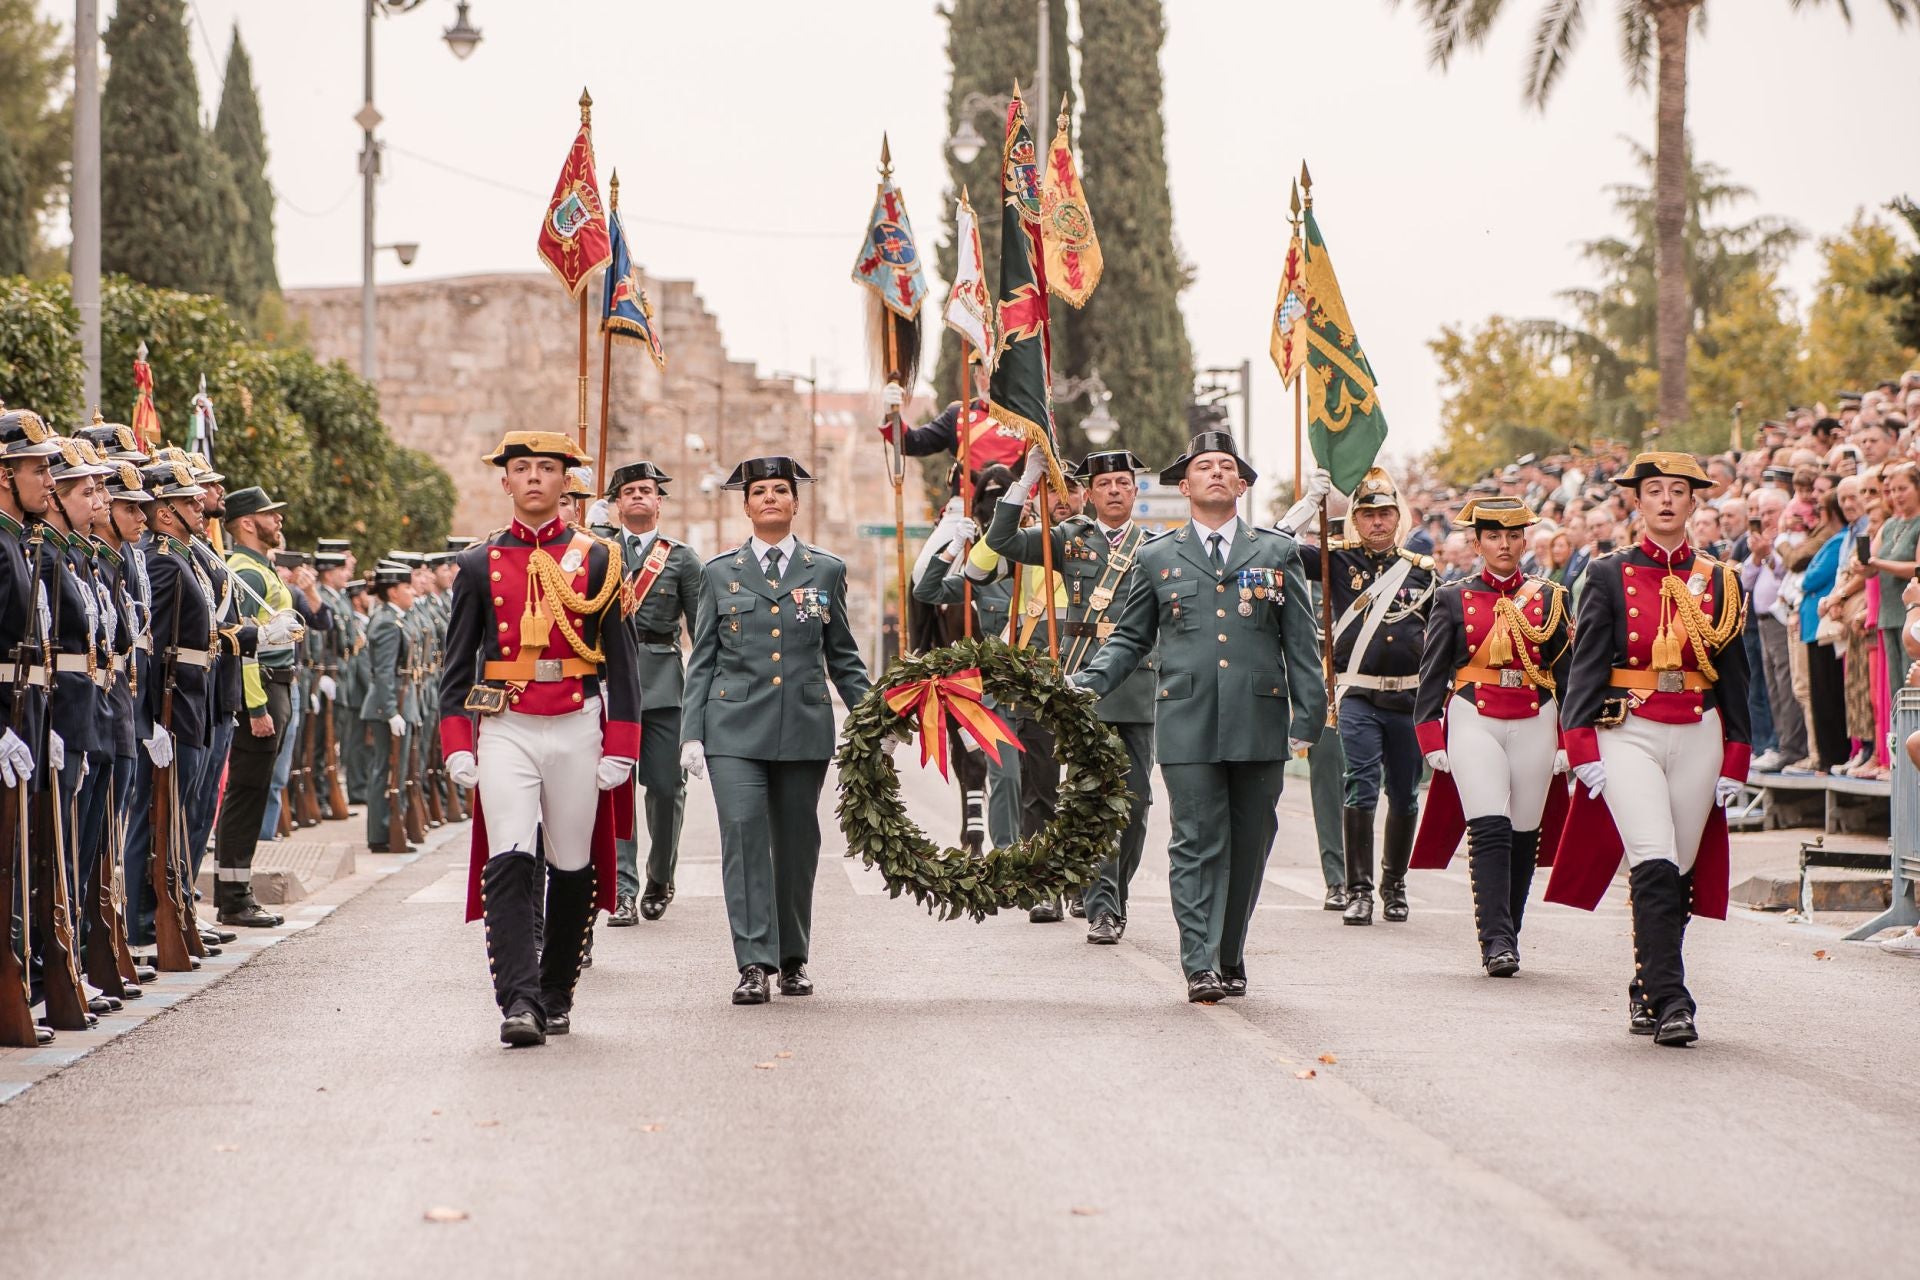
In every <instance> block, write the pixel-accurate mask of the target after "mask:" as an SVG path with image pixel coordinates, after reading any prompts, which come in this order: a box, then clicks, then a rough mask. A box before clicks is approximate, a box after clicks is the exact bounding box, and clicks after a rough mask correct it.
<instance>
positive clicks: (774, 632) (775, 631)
mask: <svg viewBox="0 0 1920 1280" xmlns="http://www.w3.org/2000/svg"><path fill="white" fill-rule="evenodd" d="M769 634H770V635H772V636H773V638H774V639H775V640H778V639H779V638H780V628H778V627H775V628H774V629H773V630H772V631H771V632H770V633H769Z"/></svg>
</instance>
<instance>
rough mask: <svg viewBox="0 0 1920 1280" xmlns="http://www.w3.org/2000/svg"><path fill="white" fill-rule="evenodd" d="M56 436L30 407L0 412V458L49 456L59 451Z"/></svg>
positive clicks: (9, 459)
mask: <svg viewBox="0 0 1920 1280" xmlns="http://www.w3.org/2000/svg"><path fill="white" fill-rule="evenodd" d="M56 438H57V437H55V435H54V434H53V432H51V431H49V430H48V429H47V424H46V422H45V421H43V420H42V419H41V417H40V415H39V414H37V413H35V412H34V411H33V410H31V409H7V410H5V411H4V412H0V459H5V460H8V461H11V460H14V459H17V458H51V457H53V456H54V455H55V454H57V453H59V452H60V446H59V445H58V444H56V443H54V441H55V440H56Z"/></svg>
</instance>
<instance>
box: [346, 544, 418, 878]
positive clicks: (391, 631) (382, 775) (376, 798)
mask: <svg viewBox="0 0 1920 1280" xmlns="http://www.w3.org/2000/svg"><path fill="white" fill-rule="evenodd" d="M368 590H369V591H370V592H372V594H373V596H374V597H375V598H376V600H377V601H378V603H376V604H375V605H374V606H373V608H372V610H371V612H370V613H369V614H368V617H367V691H366V694H365V695H364V696H363V697H362V698H361V700H360V721H361V724H362V726H363V731H364V732H366V733H368V734H370V735H371V743H372V746H371V749H370V750H369V751H368V753H367V769H366V781H365V784H364V785H365V786H366V789H367V792H366V794H367V848H369V849H371V850H372V851H373V852H375V853H410V852H412V846H410V845H409V846H407V847H406V848H401V849H396V848H394V847H393V846H392V845H391V844H390V843H389V842H388V840H387V830H388V824H387V818H388V813H389V811H390V807H391V805H393V804H396V803H398V804H405V803H406V795H405V793H404V792H402V793H401V794H399V795H389V794H388V791H387V774H388V770H389V768H390V767H391V761H392V759H393V752H394V750H395V748H396V747H398V749H399V750H400V751H401V752H402V756H401V759H402V760H405V758H406V756H405V752H406V750H407V747H408V744H409V741H410V737H411V734H412V727H413V726H414V725H417V724H418V723H419V722H420V717H419V710H418V707H417V705H415V706H414V707H413V711H414V714H413V715H411V716H409V715H408V714H407V711H408V709H409V704H410V703H412V702H413V696H412V695H413V687H412V680H411V678H410V674H409V673H410V672H411V671H412V669H413V665H414V661H415V659H414V656H413V631H412V629H411V628H410V627H408V626H407V623H406V618H407V613H408V611H409V610H411V609H412V608H413V571H412V570H411V569H409V568H408V567H407V566H406V565H403V564H393V563H385V562H383V563H381V564H379V565H377V566H375V568H374V573H373V584H372V586H370V587H369V588H368ZM402 781H403V784H404V774H403V775H402Z"/></svg>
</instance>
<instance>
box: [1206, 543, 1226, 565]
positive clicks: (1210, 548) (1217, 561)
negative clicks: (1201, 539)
mask: <svg viewBox="0 0 1920 1280" xmlns="http://www.w3.org/2000/svg"><path fill="white" fill-rule="evenodd" d="M1207 558H1208V559H1210V560H1212V561H1213V571H1214V572H1215V573H1224V572H1226V568H1227V558H1226V557H1225V556H1223V555H1221V554H1220V535H1219V534H1217V533H1210V534H1208V535H1207Z"/></svg>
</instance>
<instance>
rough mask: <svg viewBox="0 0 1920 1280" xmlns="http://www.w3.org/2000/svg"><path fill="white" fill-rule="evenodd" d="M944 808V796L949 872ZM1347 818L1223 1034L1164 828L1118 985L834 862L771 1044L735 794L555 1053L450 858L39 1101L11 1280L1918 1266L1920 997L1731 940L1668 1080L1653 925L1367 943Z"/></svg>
mask: <svg viewBox="0 0 1920 1280" xmlns="http://www.w3.org/2000/svg"><path fill="white" fill-rule="evenodd" d="M902 759H903V760H904V759H906V757H905V755H904V754H903V756H902ZM939 785H940V784H939V781H938V779H937V778H936V777H933V776H931V775H927V776H915V777H914V778H912V779H911V780H910V784H909V790H910V793H911V794H912V795H913V796H914V799H915V805H916V811H917V812H918V813H919V814H920V815H921V816H922V819H923V821H925V822H926V823H927V825H928V826H929V827H930V828H931V829H934V830H935V831H936V833H937V834H938V833H941V832H942V831H943V830H944V826H945V823H946V821H947V815H948V814H949V813H950V812H951V806H950V805H949V804H947V803H945V802H944V801H943V800H941V798H940V793H939V791H938V788H939ZM831 802H832V795H831V791H829V793H828V795H827V796H826V797H824V802H823V812H825V813H829V814H830V810H831ZM1305 806H1306V787H1305V785H1304V782H1303V781H1300V780H1290V781H1289V787H1288V793H1287V795H1286V796H1285V797H1284V798H1283V800H1282V817H1283V822H1282V827H1281V838H1280V845H1279V848H1278V850H1277V851H1276V854H1275V858H1274V862H1273V866H1272V869H1271V871H1270V874H1269V877H1268V882H1267V885H1266V889H1265V893H1264V896H1263V899H1262V902H1261V907H1260V912H1259V919H1258V920H1257V922H1256V924H1255V927H1254V932H1253V938H1252V945H1251V950H1250V954H1249V968H1250V973H1251V984H1252V990H1251V993H1250V995H1249V997H1248V998H1247V999H1246V1000H1244V1001H1239V1002H1233V1003H1229V1004H1223V1005H1221V1006H1218V1007H1212V1008H1207V1007H1197V1006H1189V1005H1188V1004H1186V1003H1185V1000H1184V987H1183V984H1182V982H1181V980H1180V975H1179V970H1178V965H1177V961H1176V949H1175V939H1174V929H1173V922H1172V918H1171V915H1170V913H1169V910H1168V906H1167V901H1166V865H1165V860H1164V857H1163V856H1162V855H1161V850H1163V849H1164V845H1165V838H1166V834H1165V832H1166V824H1165V806H1164V803H1161V804H1159V805H1156V809H1155V822H1154V824H1153V830H1152V834H1151V836H1150V839H1149V849H1148V858H1147V863H1146V865H1145V867H1143V869H1142V871H1141V873H1140V877H1139V880H1138V881H1137V882H1136V893H1135V896H1134V905H1133V909H1132V917H1133V919H1132V924H1131V926H1130V928H1129V931H1128V934H1127V938H1126V941H1125V942H1124V943H1123V944H1122V945H1121V946H1119V947H1116V948H1095V947H1089V946H1086V945H1084V943H1083V942H1082V941H1081V939H1082V936H1083V933H1084V929H1083V926H1082V925H1081V924H1080V923H1079V922H1077V921H1068V922H1066V923H1063V924H1058V925H1047V926H1039V925H1030V924H1028V923H1027V922H1026V921H1025V919H1024V917H1018V918H999V919H995V920H991V921H988V922H987V923H985V924H983V925H978V926H976V925H973V924H969V923H965V922H958V923H940V922H936V921H934V920H932V919H930V918H928V917H927V916H925V915H923V914H922V913H921V912H919V911H918V910H917V909H916V908H914V907H913V906H912V905H911V904H910V903H908V902H904V901H893V900H889V899H888V898H887V897H885V896H884V892H883V890H882V888H881V886H880V885H879V883H878V880H877V877H874V876H872V875H870V874H869V873H867V872H865V871H863V870H861V869H860V868H859V867H858V866H857V865H855V864H851V863H847V862H845V861H843V860H840V859H838V858H835V857H829V858H828V859H826V860H824V861H823V863H822V865H821V868H820V877H819V888H818V902H817V909H816V935H815V959H814V964H813V974H814V977H815V980H816V982H817V984H818V987H819V992H818V994H817V995H815V996H813V997H812V998H810V999H806V1000H785V999H781V998H779V997H776V998H775V1001H774V1003H773V1004H771V1005H770V1006H766V1007H763V1008H749V1009H736V1008H733V1007H732V1006H731V1005H729V1004H728V1002H727V995H728V992H729V990H730V989H731V986H732V984H733V981H734V974H733V972H732V964H731V959H730V952H729V948H728V943H727V932H726V926H725V917H724V908H723V905H722V902H721V899H720V897H719V868H718V852H717V851H718V845H717V840H716V835H715V826H714V819H713V811H712V805H711V797H710V795H709V794H708V793H707V791H706V789H705V787H704V785H703V784H695V788H694V791H693V793H692V794H691V795H690V796H689V803H688V822H687V835H686V857H685V862H684V864H683V871H682V876H681V893H680V897H679V898H678V900H677V901H676V902H675V903H674V905H673V907H672V909H671V910H670V911H669V912H668V914H667V916H666V918H665V919H664V920H663V921H661V922H659V923H656V924H645V923H643V924H642V925H641V926H640V927H638V928H635V929H627V930H608V929H602V930H601V931H600V935H599V941H598V945H597V952H596V959H597V963H596V965H595V967H594V968H593V969H592V970H590V971H589V972H588V974H587V975H586V978H585V980H584V983H583V988H582V992H581V995H580V998H579V1003H578V1007H577V1009H576V1011H575V1022H574V1028H575V1029H574V1033H573V1035H572V1036H571V1037H569V1038H567V1039H562V1040H556V1041H554V1042H553V1043H552V1044H550V1045H549V1046H547V1047H546V1048H544V1049H538V1050H523V1051H513V1052H509V1051H506V1050H504V1049H502V1048H501V1047H500V1046H499V1045H498V1044H497V1042H496V1041H495V1039H494V1033H495V1028H496V1022H497V1018H496V1014H495V1012H494V1010H493V1008H492V1004H491V1000H490V992H489V988H488V983H487V971H486V961H485V956H484V953H483V948H482V942H481V935H480V930H479V927H478V926H477V925H475V926H463V925H462V924H461V923H460V921H459V915H460V901H459V899H460V893H461V877H462V876H463V875H464V871H463V870H462V868H461V865H460V860H459V859H457V858H455V857H453V856H450V855H448V854H446V853H441V854H436V855H433V856H430V857H427V858H423V859H422V860H421V861H420V862H418V863H416V864H415V865H413V866H411V867H408V868H406V869H404V870H402V871H400V872H398V873H397V874H394V875H392V876H389V877H387V878H385V879H383V880H380V881H379V882H377V883H376V884H375V885H374V886H373V887H372V888H371V889H369V890H368V891H367V892H365V893H364V894H362V895H361V896H359V897H358V898H356V899H354V900H353V901H351V902H349V903H347V904H346V905H345V906H343V907H341V908H340V909H339V910H337V911H335V912H333V914H331V915H330V916H328V917H327V918H326V919H324V920H323V921H321V922H320V923H318V924H316V925H315V926H313V927H312V928H309V929H306V930H304V931H303V932H301V933H299V934H298V935H296V936H293V937H290V938H288V939H287V940H285V941H283V942H281V943H280V944H279V945H276V946H274V947H272V948H270V949H268V950H267V951H265V952H263V953H262V954H261V955H259V957H258V958H256V959H254V960H252V961H251V962H249V963H248V964H246V965H245V966H244V967H242V968H240V969H239V970H238V971H237V972H235V973H234V974H233V976H231V977H229V978H227V979H226V980H225V981H223V982H221V983H220V984H219V985H217V986H215V987H213V988H212V989H211V990H209V991H207V992H206V993H205V994H202V995H200V996H198V997H196V998H194V999H192V1000H189V1001H186V1002H184V1003H182V1004H181V1005H179V1006H178V1007H176V1008H174V1009H172V1010H170V1011H168V1012H166V1013H165V1014H163V1015H161V1016H159V1017H156V1018H154V1019H152V1020H151V1021H149V1022H147V1023H146V1024H144V1025H143V1026H141V1027H140V1028H139V1029H138V1030H137V1031H134V1032H133V1033H131V1034H129V1035H127V1036H125V1037H123V1038H122V1039H120V1040H118V1041H116V1042H114V1043H113V1044H111V1045H109V1046H107V1047H105V1048H102V1049H100V1050H98V1051H96V1052H94V1053H92V1054H90V1055H89V1056H87V1057H86V1058H84V1059H82V1060H81V1061H80V1062H79V1063H77V1064H76V1065H74V1066H73V1067H71V1068H69V1069H68V1070H66V1071H64V1072H62V1073H61V1074H59V1075H57V1076H55V1077H53V1078H52V1079H50V1080H48V1081H46V1082H44V1083H41V1084H39V1085H37V1086H35V1087H34V1088H32V1089H31V1090H29V1091H28V1092H26V1093H25V1094H23V1095H21V1096H20V1097H18V1098H16V1099H15V1100H14V1101H12V1102H11V1103H9V1104H7V1105H5V1106H4V1107H0V1205H4V1206H5V1211H4V1213H3V1214H0V1273H4V1274H6V1275H9V1276H30V1277H39V1276H59V1277H67V1276H78V1275H87V1276H123V1275H124V1276H135V1275H139V1276H151V1275H162V1274H185V1273H186V1270H185V1269H187V1268H191V1269H192V1270H193V1271H194V1272H197V1273H201V1274H215V1275H222V1274H230V1273H234V1272H239V1271H244V1272H246V1273H248V1274H268V1275H276V1276H279V1275H288V1276H326V1277H342V1276H362V1275H365V1276H375V1275H379V1276H388V1275H428V1276H439V1275H461V1276H495V1275H499V1276H507V1275H525V1274H531V1273H535V1272H548V1273H552V1274H572V1275H604V1274H616V1273H617V1274H647V1275H659V1276H735V1275H744V1274H762V1275H778V1276H782V1277H800V1276H807V1277H812V1276H822V1277H825V1276H835V1277H840V1276H911V1277H944V1276H988V1275H991V1276H1029V1275H1030V1276H1062V1275H1097V1276H1102V1277H1113V1276H1156V1277H1157V1276H1202V1275H1219V1276H1227V1275H1232V1276H1238V1275H1248V1276H1252V1275H1259V1276H1263V1277H1268V1276H1275V1275H1281V1276H1291V1275H1297V1276H1314V1277H1319V1276H1345V1275H1353V1276H1365V1275H1378V1274H1382V1273H1384V1272H1386V1271H1387V1270H1388V1269H1389V1268H1394V1269H1396V1270H1398V1271H1400V1272H1402V1273H1405V1274H1416V1275H1420V1276H1423V1277H1434V1276H1472V1277H1484V1276H1488V1275H1526V1276H1556V1277H1557V1276H1608V1277H1612V1276H1622V1275H1630V1274H1636V1273H1638V1274H1656V1273H1658V1274H1662V1275H1668V1276H1672V1275H1768V1276H1813V1275H1817V1274H1827V1273H1830V1272H1832V1271H1834V1270H1835V1269H1836V1268H1844V1270H1846V1271H1847V1272H1850V1273H1855V1274H1872V1273H1875V1272H1878V1273H1881V1274H1899V1273H1904V1272H1905V1271H1908V1270H1910V1269H1911V1267H1912V1265H1913V1264H1912V1258H1913V1253H1914V1248H1915V1245H1914V1238H1915V1237H1914V1232H1913V1221H1914V1213H1915V1207H1916V1204H1920V1191H1916V1186H1917V1185H1920V1184H1916V1180H1915V1178H1914V1176H1913V1170H1914V1159H1913V1153H1914V1149H1915V1145H1916V1138H1920V1123H1917V1122H1916V1119H1915V1114H1916V1104H1920V1084H1917V1083H1916V1082H1917V1081H1920V1074H1917V1073H1916V1071H1915V1054H1916V1051H1917V1050H1920V1014H1917V1013H1916V1007H1917V1006H1920V1001H1917V1000H1916V996H1920V965H1914V964H1911V963H1908V962H1903V961H1900V960H1896V959H1894V958H1892V957H1888V956H1885V955H1883V954H1881V953H1879V952H1878V951H1874V950H1870V949H1866V948H1860V947H1854V946H1848V945H1844V944H1840V943H1838V942H1836V941H1834V940H1833V934H1832V933H1831V931H1823V930H1819V929H1814V928H1810V927H1806V926H1799V927H1795V926H1788V925H1785V924H1782V923H1780V922H1778V921H1776V920H1769V919H1762V918H1759V917H1755V916H1749V915H1741V916H1739V917H1738V918H1736V919H1734V920H1732V921H1729V922H1727V923H1725V924H1717V923H1707V924H1696V925H1695V926H1694V927H1693V929H1692V930H1691V932H1690V941H1691V946H1690V950H1689V959H1690V961H1691V970H1692V972H1691V975H1690V977H1691V980H1692V983H1693V986H1694V991H1695V995H1696V996H1697V998H1698V999H1699V1000H1700V1003H1701V1015H1700V1020H1701V1028H1702V1032H1703V1036H1704V1038H1703V1040H1702V1042H1701V1043H1700V1045H1698V1046H1697V1047H1696V1048H1694V1049H1692V1050H1688V1051H1674V1050H1663V1049H1657V1048H1655V1047H1654V1046H1653V1045H1651V1044H1650V1043H1649V1042H1648V1041H1646V1040H1642V1039H1634V1038H1630V1037H1629V1036H1628V1035H1627V1034H1626V1030H1625V1017H1624V983H1625V979H1626V976H1627V970H1628V969H1629V967H1630V965H1631V959H1630V950H1629V941H1628V936H1627V919H1626V916H1625V912H1624V908H1623V906H1622V905H1621V903H1620V901H1619V899H1618V897H1617V895H1616V898H1615V899H1613V900H1610V902H1609V904H1608V905H1607V906H1606V907H1605V908H1603V909H1602V910H1601V911H1600V912H1599V913H1597V914H1595V915H1591V916H1589V915H1585V914H1582V913H1577V912H1573V911H1569V910H1566V909H1563V908H1556V907H1547V906H1545V905H1544V904H1542V903H1541V902H1540V901H1539V899H1538V896H1537V893H1536V898H1535V902H1534V905H1533V908H1532V910H1531V913H1530V915H1529V917H1528V923H1527V929H1526V936H1525V956H1526V961H1527V968H1526V972H1525V973H1524V975H1523V976H1522V977H1521V978H1519V979H1517V980H1514V981H1510V982H1495V981H1490V980H1488V979H1485V978H1483V977H1481V976H1480V975H1479V972H1478V967H1477V965H1476V963H1475V952H1474V947H1473V942H1472V926H1471V917H1470V914H1469V897H1468V890H1467V885H1466V877H1465V867H1464V863H1461V862H1456V864H1455V868H1454V870H1453V871H1450V872H1440V873H1416V875H1415V881H1414V885H1413V893H1414V895H1415V896H1414V910H1413V919H1412V921H1411V922H1410V923H1408V924H1405V925H1399V926H1390V925H1385V924H1376V925H1375V926H1374V927H1372V928H1371V929H1365V930H1361V929H1350V928H1343V927H1342V926H1341V925H1340V923H1339V919H1338V917H1337V916H1334V915H1332V914H1329V913H1324V912H1322V911H1320V910H1319V907H1318V900H1319V890H1318V871H1317V869H1316V863H1315V859H1314V855H1313V852H1312V848H1311V831H1312V828H1311V824H1310V823H1309V821H1308V820H1307V815H1306V808H1305ZM936 814H937V815H940V817H939V825H938V826H936V824H935V821H934V815H936ZM829 830H831V826H830V824H829ZM831 847H832V846H831V845H830V849H831ZM1817 950H1819V951H1825V952H1826V953H1827V954H1828V956H1829V958H1827V959H1820V958H1817V957H1816V955H1815V952H1816V951H1817ZM1322 1055H1326V1059H1325V1060H1322ZM1307 1072H1312V1073H1313V1074H1312V1075H1311V1076H1310V1077H1305V1076H1304V1073H1307ZM430 1210H452V1211H455V1212H456V1214H459V1215H465V1216H464V1218H463V1219H462V1220H457V1221H451V1222H437V1221H430V1220H429V1219H428V1216H427V1215H428V1213H429V1211H430Z"/></svg>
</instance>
